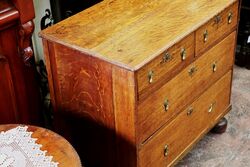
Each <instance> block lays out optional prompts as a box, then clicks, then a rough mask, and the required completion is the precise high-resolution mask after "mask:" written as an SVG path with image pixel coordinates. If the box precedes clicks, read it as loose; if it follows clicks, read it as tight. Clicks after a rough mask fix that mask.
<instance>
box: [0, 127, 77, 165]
mask: <svg viewBox="0 0 250 167" xmlns="http://www.w3.org/2000/svg"><path fill="white" fill-rule="evenodd" d="M17 126H19V125H12V124H8V125H0V132H1V131H7V130H9V129H12V128H15V127H17ZM20 126H27V127H28V129H27V131H28V132H33V133H32V138H36V139H37V141H36V143H38V144H41V145H42V147H41V150H43V151H45V150H46V151H47V153H46V155H47V156H53V161H55V162H58V163H59V165H58V166H59V167H69V166H70V167H81V161H80V158H79V156H78V154H77V152H76V151H75V149H74V148H73V147H72V146H71V144H70V143H69V142H68V141H67V140H66V139H64V138H63V137H62V136H60V135H58V134H56V133H55V132H52V131H51V130H48V129H44V128H41V127H36V126H30V125H20Z"/></svg>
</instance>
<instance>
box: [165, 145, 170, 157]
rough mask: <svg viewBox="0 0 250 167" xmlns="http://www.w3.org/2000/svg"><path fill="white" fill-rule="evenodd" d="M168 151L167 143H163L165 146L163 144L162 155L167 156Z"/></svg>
mask: <svg viewBox="0 0 250 167" xmlns="http://www.w3.org/2000/svg"><path fill="white" fill-rule="evenodd" d="M168 153H169V148H168V145H165V146H164V157H167V156H168Z"/></svg>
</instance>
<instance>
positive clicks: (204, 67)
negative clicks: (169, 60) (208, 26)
mask: <svg viewBox="0 0 250 167" xmlns="http://www.w3.org/2000/svg"><path fill="white" fill-rule="evenodd" d="M235 37H236V32H235V31H234V32H233V33H231V34H230V35H229V36H228V37H226V38H225V39H224V40H222V41H221V42H220V43H219V44H217V45H215V46H214V47H213V48H211V49H210V50H209V51H207V52H206V53H205V54H204V55H203V56H201V57H199V58H198V59H197V60H196V61H195V62H194V63H192V64H190V65H189V66H187V67H186V68H185V69H183V70H182V71H181V72H180V73H179V74H178V75H177V76H176V77H174V78H173V79H172V80H170V81H169V82H167V83H166V84H165V85H163V86H162V87H161V88H159V89H158V90H156V91H155V92H153V93H152V94H151V95H150V96H149V97H147V98H146V99H145V100H143V101H142V102H140V103H139V105H138V117H137V120H138V130H137V132H138V135H137V137H138V140H139V142H143V141H145V140H146V139H147V138H149V137H150V136H151V135H152V134H153V133H154V132H155V131H157V129H159V128H160V127H162V126H163V125H164V124H165V123H166V122H167V121H169V120H170V119H171V118H173V117H174V116H176V114H178V113H179V112H180V111H181V110H182V109H183V108H184V107H185V106H187V105H188V104H190V103H191V102H192V101H193V100H194V99H195V98H196V97H198V96H199V95H201V94H202V93H203V92H204V90H206V89H207V88H208V87H209V86H210V85H212V84H213V83H214V82H215V81H217V80H218V79H219V78H220V77H222V76H223V75H224V74H225V73H226V72H227V71H228V70H229V69H231V68H232V65H233V58H234V47H235V42H234V41H235Z"/></svg>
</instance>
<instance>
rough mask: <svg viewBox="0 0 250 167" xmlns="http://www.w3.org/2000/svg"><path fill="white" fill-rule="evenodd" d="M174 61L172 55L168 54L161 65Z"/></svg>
mask: <svg viewBox="0 0 250 167" xmlns="http://www.w3.org/2000/svg"><path fill="white" fill-rule="evenodd" d="M172 59H173V57H172V55H171V54H169V53H168V52H166V53H165V54H164V56H163V57H162V61H161V64H162V63H166V62H169V61H170V60H172Z"/></svg>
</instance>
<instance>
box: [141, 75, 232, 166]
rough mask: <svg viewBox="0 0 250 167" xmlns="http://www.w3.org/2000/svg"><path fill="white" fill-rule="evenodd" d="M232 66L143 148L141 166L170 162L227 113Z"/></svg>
mask: <svg viewBox="0 0 250 167" xmlns="http://www.w3.org/2000/svg"><path fill="white" fill-rule="evenodd" d="M231 74H232V73H231V70H230V72H228V73H226V75H224V76H223V77H222V78H221V79H220V80H219V81H218V82H216V83H215V84H214V85H213V86H211V87H210V88H209V89H208V90H207V91H206V92H205V93H204V94H202V95H201V96H200V97H199V98H198V99H197V100H196V101H194V102H193V103H192V104H191V105H189V106H188V107H187V108H186V109H185V110H183V111H182V112H181V113H180V114H179V115H178V116H177V117H176V119H174V120H173V121H172V122H171V123H170V124H168V125H167V126H166V127H164V128H163V129H162V130H161V131H160V132H159V133H157V134H156V135H155V136H154V138H152V139H151V140H149V141H148V142H147V143H146V144H145V145H143V147H142V148H141V150H140V151H139V163H140V167H147V166H149V167H151V166H170V165H172V163H174V162H175V161H176V160H177V159H178V158H179V157H180V156H181V155H182V154H183V153H184V152H185V151H186V150H187V149H188V148H189V147H190V146H191V144H194V142H195V141H196V140H198V139H199V138H200V137H201V136H202V135H204V133H206V132H207V130H209V128H211V127H212V126H214V124H215V123H216V122H217V121H218V120H219V119H220V117H221V116H223V115H224V114H225V112H226V111H227V109H228V107H229V104H230V89H231Z"/></svg>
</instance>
